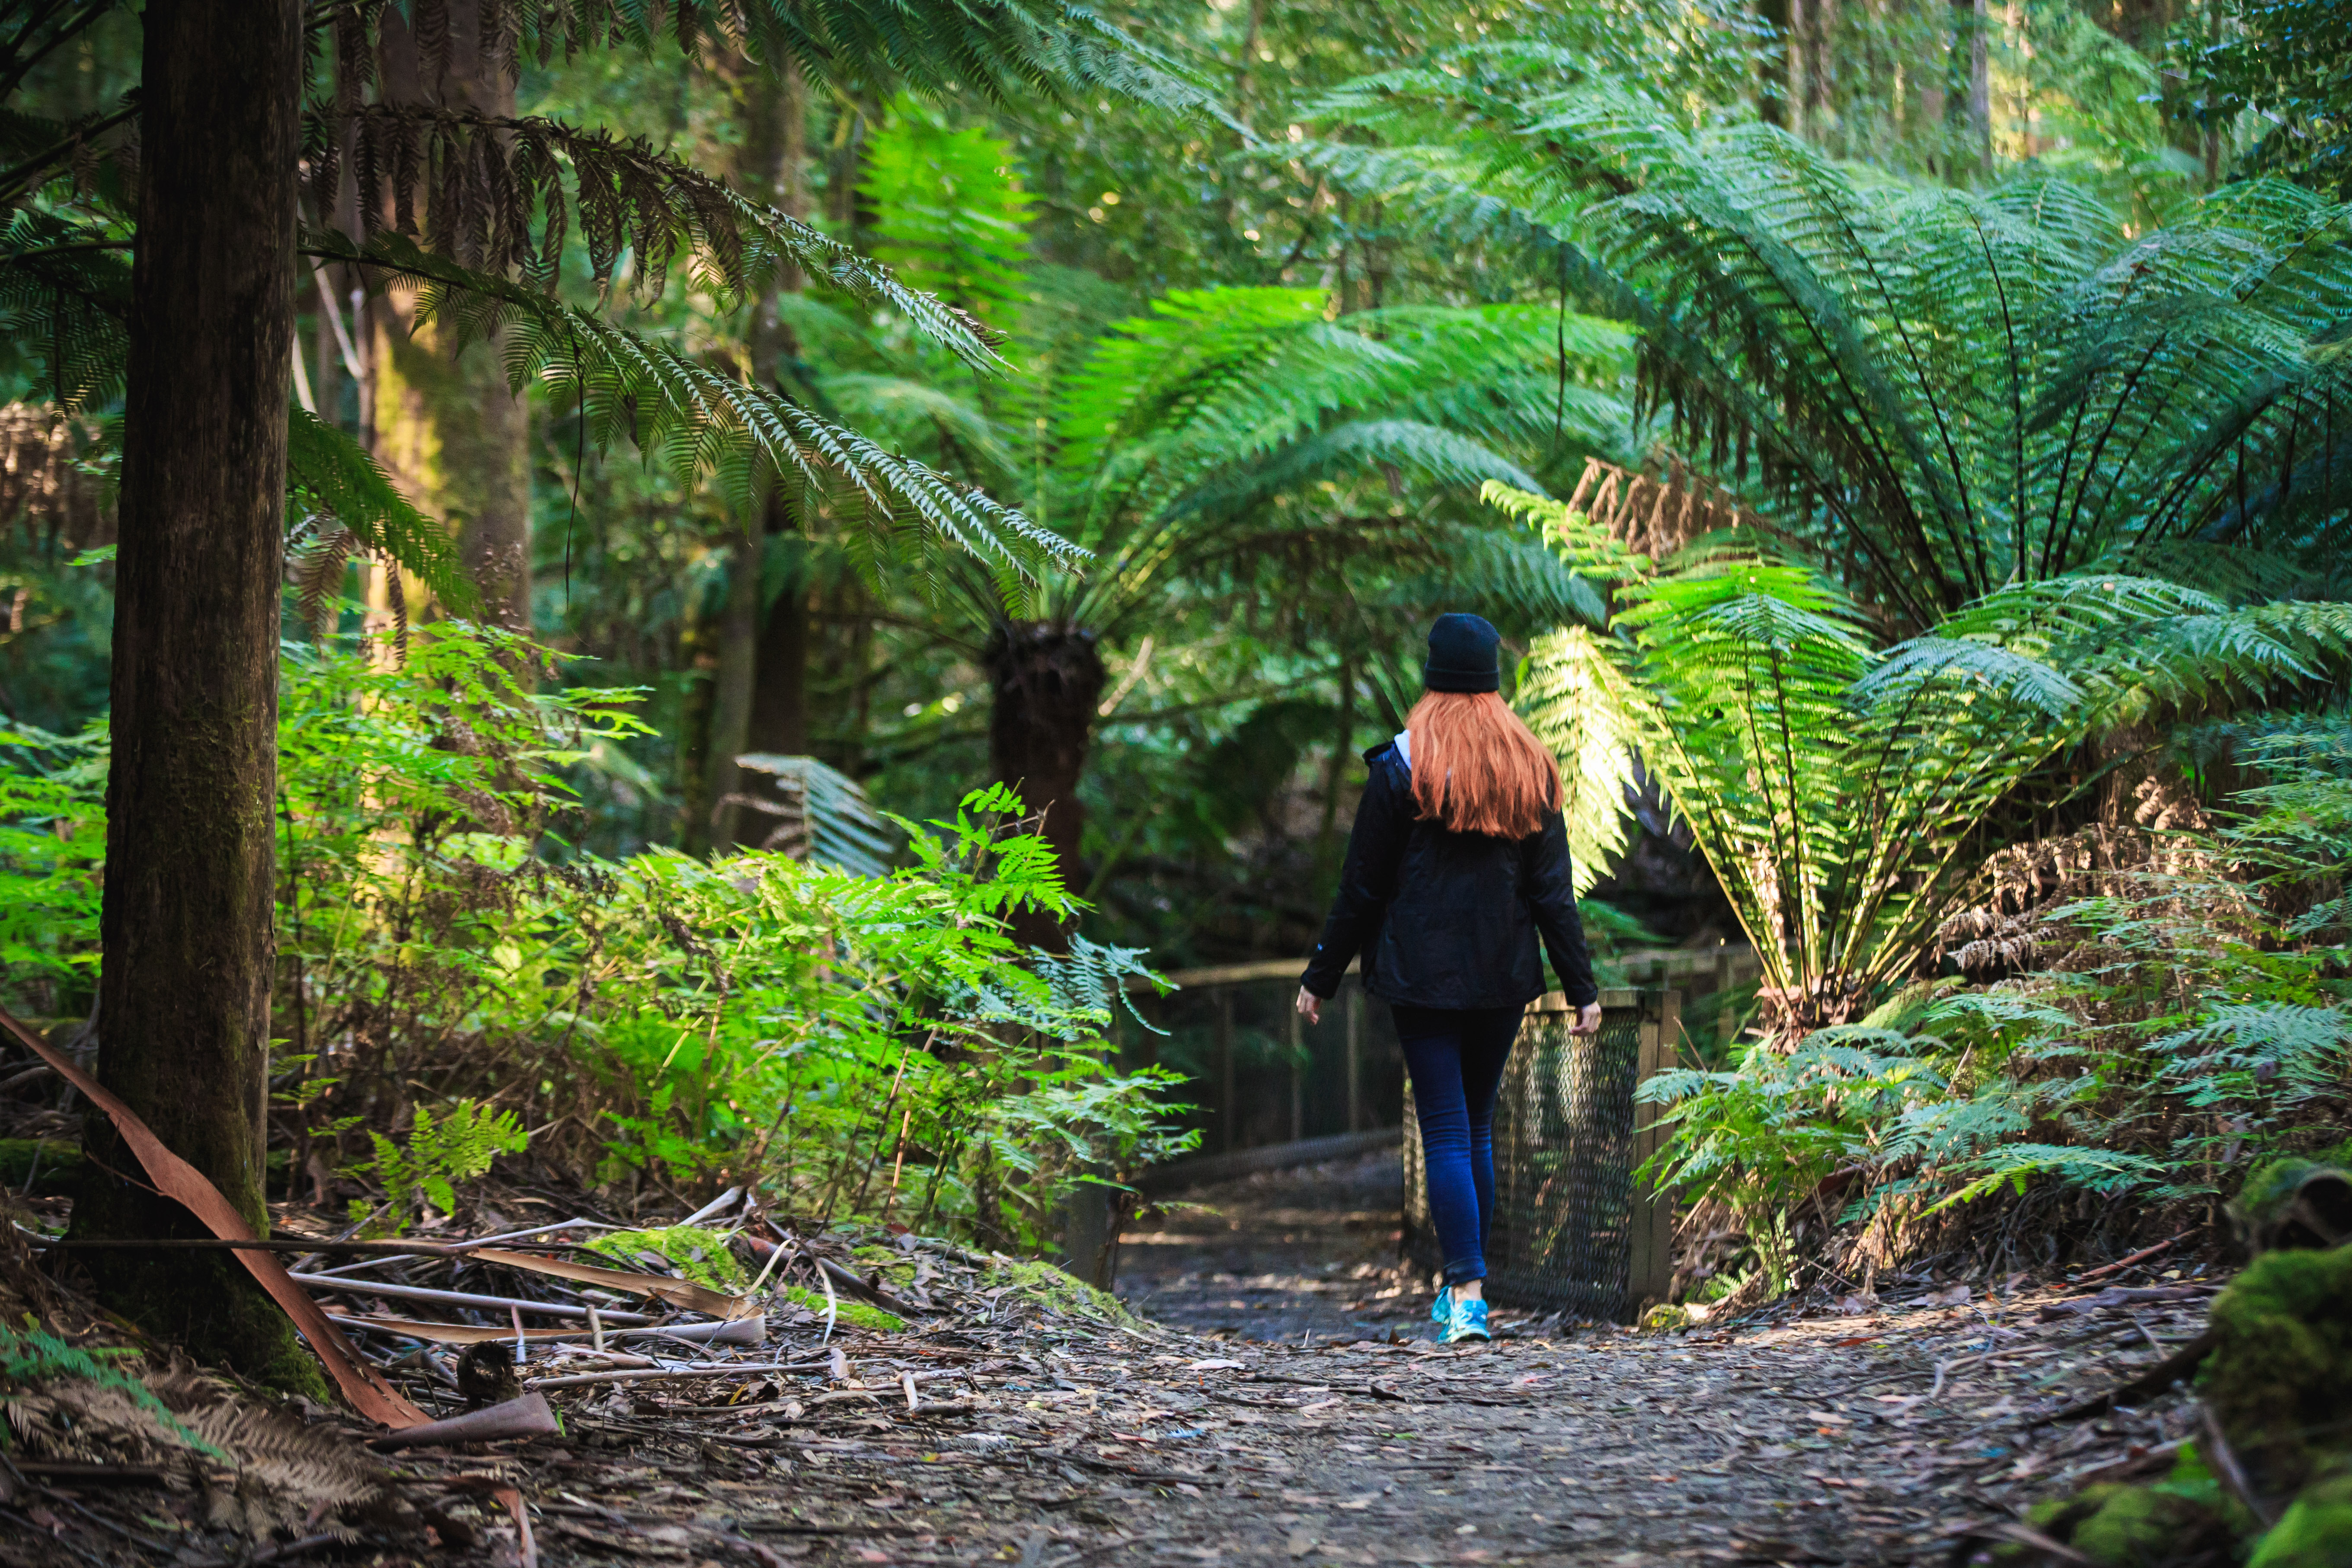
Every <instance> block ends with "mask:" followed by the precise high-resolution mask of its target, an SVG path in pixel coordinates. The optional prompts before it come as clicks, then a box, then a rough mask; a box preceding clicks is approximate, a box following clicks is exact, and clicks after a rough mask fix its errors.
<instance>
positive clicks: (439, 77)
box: [370, 0, 531, 631]
mask: <svg viewBox="0 0 2352 1568" xmlns="http://www.w3.org/2000/svg"><path fill="white" fill-rule="evenodd" d="M478 9H479V7H478V5H477V4H476V3H475V0H451V4H450V5H449V7H448V16H449V34H450V37H449V49H450V63H449V68H448V69H447V70H446V72H445V71H440V70H436V69H435V68H433V67H432V66H431V65H430V64H427V63H425V62H424V61H423V60H421V59H420V58H419V51H418V47H417V38H416V35H415V33H414V32H412V31H411V30H410V28H409V26H408V24H407V22H406V21H405V20H404V18H403V16H402V15H401V11H400V8H399V7H397V6H393V7H388V8H386V9H385V11H384V13H383V47H382V51H381V64H380V68H381V71H382V82H383V101H384V102H386V103H393V104H428V103H429V104H438V105H441V106H444V107H446V108H451V109H470V110H477V111H478V112H480V113H483V114H512V113H513V112H514V111H515V93H514V83H513V81H512V80H511V79H509V78H508V76H507V75H506V73H505V72H504V71H501V70H500V69H499V68H498V67H497V65H496V64H495V63H494V62H491V61H488V60H486V59H483V58H481V52H480V49H479V47H478V38H479V36H480V19H479V16H478ZM420 205H421V204H420ZM371 315H372V316H373V319H374V321H375V322H376V342H375V349H374V352H373V354H372V355H371V356H370V357H371V359H372V360H373V365H372V369H373V373H374V376H375V382H376V385H375V396H374V416H375V452H376V457H377V458H378V459H379V460H380V461H382V462H383V465H384V466H385V467H386V468H390V469H391V470H392V473H393V476H394V478H395V479H398V480H399V481H400V483H401V487H402V488H403V489H405V490H406V491H407V492H408V494H409V496H410V497H411V499H413V500H415V501H416V503H417V504H418V505H419V506H420V507H422V508H423V509H424V510H425V511H428V512H430V513H432V514H433V515H434V516H436V517H437V518H440V519H441V520H442V521H444V522H445V523H446V524H447V525H448V527H449V529H450V531H452V532H453V533H455V534H456V535H457V540H458V543H459V547H460V548H461V549H462V550H463V552H464V553H465V557H466V563H467V568H468V570H470V571H471V573H472V574H473V577H474V583H475V585H476V586H477V587H478V588H479V589H480V590H481V595H482V617H483V619H485V620H487V621H488V622H490V623H491V624H493V625H496V626H508V627H511V628H513V629H515V630H518V631H529V630H530V624H531V617H530V412H529V408H528V406H527V405H525V404H524V402H523V400H522V399H521V398H519V397H517V396H515V395H513V393H512V392H510V391H509V389H508V386H507V375H506V369H505V366H504V365H503V363H501V361H500V356H499V339H498V336H497V335H496V334H493V335H492V336H491V337H490V338H489V339H488V341H486V342H476V343H474V344H472V345H471V346H469V347H467V349H466V350H465V351H464V352H463V353H458V352H457V349H456V341H455V339H454V337H453V335H452V334H451V332H450V331H449V329H448V328H446V326H444V325H442V324H440V323H438V322H436V323H433V324H430V325H424V326H420V325H418V324H417V322H416V321H415V301H414V298H413V296H411V295H409V294H406V293H394V294H390V295H387V296H385V297H384V298H383V299H382V300H378V301H377V302H376V308H375V309H374V310H373V311H372V312H371Z"/></svg>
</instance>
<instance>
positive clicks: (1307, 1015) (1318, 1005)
mask: <svg viewBox="0 0 2352 1568" xmlns="http://www.w3.org/2000/svg"><path fill="white" fill-rule="evenodd" d="M1298 1016H1300V1017H1302V1018H1304V1019H1306V1020H1307V1022H1308V1023H1310V1024H1319V1023H1321V1022H1322V1021H1323V998H1322V997H1320V996H1318V995H1317V994H1315V993H1314V992H1312V991H1309V990H1308V989H1307V987H1306V986H1304V985H1302V986H1300V987H1299V988H1298Z"/></svg>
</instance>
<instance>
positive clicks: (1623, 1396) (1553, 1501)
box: [525, 1286, 2203, 1568]
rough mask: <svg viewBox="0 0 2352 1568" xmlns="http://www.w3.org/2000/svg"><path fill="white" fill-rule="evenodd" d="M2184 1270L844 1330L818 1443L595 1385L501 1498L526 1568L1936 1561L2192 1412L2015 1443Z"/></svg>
mask: <svg viewBox="0 0 2352 1568" xmlns="http://www.w3.org/2000/svg"><path fill="white" fill-rule="evenodd" d="M2176 1289H2178V1292H2179V1300H2177V1301H2172V1302H2163V1301H2158V1302H2149V1301H2147V1300H2131V1301H2128V1302H2126V1303H2122V1304H2121V1306H2120V1308H2118V1307H2115V1306H2109V1307H2093V1306H2089V1305H2088V1303H2089V1302H2090V1301H2091V1300H2095V1298H2092V1297H2089V1296H2087V1295H2085V1294H2083V1293H2080V1292H2078V1293H2076V1295H2075V1297H2074V1298H2073V1300H2074V1301H2075V1302H2076V1303H2077V1305H2079V1306H2080V1307H2081V1308H2082V1310H2074V1309H2073V1308H2067V1307H2059V1306H2056V1305H2054V1299H2053V1296H2052V1295H2050V1294H2048V1293H2034V1294H2032V1295H2022V1296H2019V1297H2016V1298H2012V1299H2011V1300H2008V1301H2006V1302H1975V1301H1971V1302H1966V1303H1961V1302H1958V1300H1955V1299H1954V1294H1955V1293H1946V1294H1945V1295H1944V1296H1942V1297H1939V1298H1934V1299H1930V1300H1925V1301H1922V1302H1920V1303H1918V1304H1916V1305H1914V1306H1913V1307H1912V1308H1910V1309H1909V1310H1888V1311H1885V1312H1883V1313H1875V1314H1872V1315H1867V1316H1850V1317H1830V1318H1822V1319H1818V1320H1813V1321H1801V1322H1795V1323H1790V1324H1786V1325H1783V1326H1779V1327H1772V1328H1767V1329H1764V1330H1761V1331H1748V1332H1739V1333H1736V1334H1731V1335H1717V1336H1715V1337H1712V1338H1701V1337H1698V1336H1676V1335H1671V1334H1668V1335H1634V1334H1631V1333H1620V1332H1609V1331H1603V1332H1599V1333H1593V1334H1588V1335H1583V1336H1579V1337H1577V1338H1573V1339H1569V1340H1556V1339H1525V1340H1505V1341H1503V1342H1498V1343H1496V1344H1495V1345H1492V1346H1490V1347H1486V1348H1481V1349H1471V1350H1464V1351H1447V1350H1442V1349H1439V1348H1437V1347H1435V1346H1433V1345H1430V1344H1428V1343H1426V1342H1418V1343H1402V1344H1395V1343H1386V1342H1380V1343H1375V1342H1356V1343H1348V1344H1335V1345H1305V1346H1301V1345H1297V1344H1286V1345H1273V1344H1262V1343H1249V1342H1230V1341H1226V1342H1219V1341H1214V1340H1208V1339H1203V1338H1199V1337H1195V1336H1192V1335H1189V1334H1184V1333H1181V1332H1178V1331H1171V1330H1167V1329H1155V1328H1150V1327H1134V1328H1126V1327H1114V1326H1110V1325H1107V1324H1103V1323H1098V1322H1089V1321H1083V1320H1082V1319H1080V1318H1079V1317H1077V1316H1076V1315H1075V1314H1074V1315H1070V1316H1062V1315H1058V1314H1053V1313H1048V1314H1046V1315H1045V1317H1044V1318H1042V1319H1040V1320H1037V1321H1033V1322H1032V1323H1031V1324H1030V1325H1029V1329H1030V1331H1029V1332H1028V1333H1026V1334H1025V1335H1024V1336H1022V1342H1021V1345H1020V1348H1019V1349H1018V1350H1017V1351H1014V1352H1013V1353H1007V1352H1006V1348H1005V1347H1004V1345H1003V1342H1002V1341H1001V1340H995V1342H993V1343H991V1342H990V1341H991V1340H993V1339H994V1336H992V1335H987V1334H967V1333H966V1332H962V1331H955V1330H945V1331H935V1332H933V1333H929V1334H905V1335H885V1336H876V1337H872V1338H866V1339H861V1340H858V1341H856V1342H852V1343H850V1344H849V1345H847V1346H846V1347H845V1354H844V1357H843V1360H842V1362H841V1363H835V1364H834V1365H833V1366H831V1367H829V1368H828V1369H827V1373H828V1374H829V1375H827V1376H826V1377H825V1378H824V1381H825V1382H826V1383H827V1384H830V1385H831V1387H832V1388H833V1390H834V1391H835V1392H834V1394H832V1396H831V1400H830V1403H831V1405H832V1408H830V1409H828V1410H826V1411H825V1412H824V1415H825V1416H826V1417H827V1419H825V1420H824V1423H823V1427H822V1430H821V1431H819V1430H811V1429H809V1427H808V1426H803V1425H801V1423H800V1422H798V1421H795V1422H793V1424H792V1425H790V1426H784V1427H782V1429H779V1427H778V1426H776V1425H774V1423H775V1422H776V1421H777V1420H778V1416H779V1415H780V1412H779V1411H778V1407H777V1405H775V1404H773V1403H769V1404H766V1405H765V1407H764V1408H761V1407H759V1406H760V1401H758V1400H757V1399H755V1400H753V1401H752V1402H751V1403H750V1405H737V1406H734V1407H731V1408H730V1407H724V1406H713V1407H710V1408H709V1409H707V1410H706V1411H705V1412H704V1415H705V1419H704V1420H702V1421H700V1422H698V1423H695V1424H694V1425H695V1426H698V1427H699V1428H700V1429H701V1432H702V1435H701V1436H700V1437H699V1438H698V1439H697V1438H696V1437H695V1436H692V1435H690V1434H688V1433H684V1432H681V1431H680V1429H679V1428H680V1426H682V1425H683V1424H682V1423H680V1422H679V1421H678V1419H677V1417H678V1415H679V1414H680V1413H679V1412H678V1411H677V1410H676V1408H675V1407H672V1408H671V1409H668V1410H666V1411H664V1412H663V1416H664V1419H662V1420H661V1422H660V1423H659V1427H660V1430H659V1432H658V1435H656V1433H655V1432H652V1431H646V1430H643V1429H642V1428H640V1429H638V1430H635V1431H632V1430H630V1428H631V1427H632V1426H633V1425H634V1424H633V1423H631V1422H630V1421H628V1420H627V1419H626V1418H625V1416H621V1415H619V1411H620V1409H621V1407H622V1406H621V1405H620V1402H618V1401H613V1402H606V1403H604V1404H603V1405H602V1407H601V1408H593V1407H592V1408H583V1409H576V1410H575V1413H574V1415H573V1416H572V1421H571V1432H572V1436H571V1437H570V1438H569V1439H564V1440H557V1441H556V1442H554V1443H551V1444H533V1445H531V1446H530V1448H531V1452H530V1457H529V1458H527V1459H526V1460H525V1466H526V1473H527V1474H528V1475H529V1477H530V1482H529V1484H528V1487H527V1489H528V1490H529V1491H530V1494H531V1496H532V1501H533V1510H532V1511H533V1513H534V1515H535V1516H536V1517H537V1518H538V1519H539V1520H540V1521H541V1525H540V1531H539V1546H540V1552H541V1560H542V1561H544V1562H548V1563H572V1562H578V1563H589V1562H620V1561H642V1560H646V1558H647V1557H649V1556H656V1555H661V1554H664V1553H667V1554H669V1555H672V1556H677V1557H681V1558H683V1557H687V1556H691V1557H692V1558H694V1559H696V1560H697V1561H703V1560H708V1559H709V1558H711V1557H713V1556H714V1555H725V1554H728V1553H730V1552H732V1553H735V1554H739V1555H747V1556H750V1557H751V1558H753V1559H755V1560H758V1561H761V1562H763V1563H765V1562H768V1561H771V1560H782V1559H796V1560H806V1561H811V1562H817V1563H910V1564H911V1563H1019V1564H1026V1565H1030V1568H1076V1565H1078V1564H1081V1563H1308V1564H1316V1563H1616V1564H1625V1565H1628V1568H1630V1565H1632V1564H1634V1563H1879V1562H1887V1563H1895V1562H1906V1561H1910V1560H1912V1559H1915V1558H1924V1559H1927V1560H1930V1561H1932V1560H1935V1559H1936V1557H1937V1556H1938V1555H1939V1554H1940V1553H1941V1552H1944V1551H1945V1550H1946V1548H1947V1546H1948V1542H1949V1541H1950V1539H1951V1537H1952V1535H1953V1533H1954V1532H1955V1531H1958V1529H1960V1528H1962V1527H1964V1526H1965V1525H1967V1524H1969V1523H1971V1522H1975V1521H1984V1520H1988V1519H1995V1518H2000V1517H2004V1516H2005V1515H2006V1514H2007V1513H2008V1511H2009V1507H2010V1506H2011V1504H2013V1503H2018V1502H2021V1501H2022V1500H2025V1499H2026V1498H2028V1497H2030V1496H2039V1495H2045V1494H2047V1493H2048V1492H2050V1491H2051V1490H2053V1489H2054V1488H2057V1487H2060V1486H2062V1485H2064V1484H2071V1482H2072V1481H2074V1480H2079V1479H2080V1478H2081V1477H2082V1476H2083V1475H2084V1474H2087V1473H2090V1472H2092V1471H2094V1470H2096V1469H2099V1468H2105V1467H2108V1466H2111V1465H2114V1464H2116V1462H2118V1461H2123V1462H2130V1461H2132V1460H2133V1459H2134V1458H2136V1457H2137V1456H2138V1455H2142V1454H2147V1453H2148V1452H2150V1451H2151V1450H2152V1449H2154V1448H2156V1447H2158V1446H2159V1445H2160V1444H2162V1443H2163V1442H2164V1441H2166V1440H2167V1436H2168V1433H2169V1434H2170V1436H2178V1435H2179V1432H2180V1431H2181V1430H2184V1429H2185V1428H2186V1424H2187V1420H2188V1415H2187V1413H2186V1412H2185V1411H2184V1410H2181V1409H2179V1408H2173V1409H2169V1410H2159V1409H2156V1408H2153V1407H2152V1408H2150V1409H2149V1410H2147V1411H2130V1412H2125V1413H2121V1414H2119V1415H2116V1416H2114V1417H2112V1418H2110V1419H2107V1420H2104V1421H2099V1422H2093V1423H2086V1424H2081V1425H2076V1426H2061V1427H2055V1428H2053V1427H2050V1426H2039V1427H2036V1428H2033V1429H2032V1430H2031V1431H2029V1429H2028V1428H2029V1423H2030V1422H2031V1421H2032V1419H2033V1418H2034V1417H2035V1416H2036V1415H2041V1414H2044V1413H2047V1412H2049V1411H2052V1410H2054V1409H2056V1408H2058V1407H2060V1406H2061V1405H2063V1404H2064V1403H2066V1402H2067V1401H2068V1400H2069V1399H2071V1398H2072V1397H2074V1396H2076V1395H2078V1394H2081V1393H2083V1392H2084V1391H2090V1390H2096V1389H2100V1388H2104V1387H2106V1386H2108V1385H2109V1384H2111V1383H2112V1382H2114V1381H2119V1380H2120V1378H2121V1377H2122V1376H2126V1375H2128V1373H2129V1372H2130V1370H2131V1369H2132V1368H2133V1367H2134V1366H2136V1365H2137V1364H2140V1363H2144V1362H2147V1361H2152V1360H2153V1359H2154V1355H2153V1352H2147V1353H2146V1354H2140V1355H2128V1354H2127V1355H2124V1356H2120V1357H2117V1356H2116V1355H2115V1354H2114V1352H2115V1349H2116V1342H2118V1341H2119V1340H2120V1341H2124V1342H2127V1343H2129V1344H2133V1345H2139V1346H2141V1347H2142V1348H2143V1349H2145V1346H2146V1345H2147V1343H2149V1342H2164V1341H2165V1337H2166V1335H2167V1334H2168V1333H2170V1334H2171V1335H2173V1336H2174V1337H2179V1336H2181V1335H2185V1334H2186V1333H2188V1332H2190V1331H2193V1327H2194V1323H2193V1321H2191V1314H2192V1313H2193V1314H2198V1315H2201V1309H2202V1296H2203V1290H2202V1289H2200V1288H2197V1287H2193V1286H2190V1287H2179V1288H2176ZM2111 1314H2116V1315H2111ZM907 1373H912V1374H913V1376H914V1377H915V1378H916V1379H917V1380H919V1381H917V1382H916V1383H915V1387H916V1388H917V1389H918V1390H919V1401H918V1403H917V1406H916V1408H915V1409H913V1410H912V1411H909V1410H908V1408H907V1407H906V1400H905V1397H904V1391H905V1388H906V1386H907V1382H906V1374H907ZM753 1392H755V1393H756V1392H757V1391H753ZM778 1392H779V1393H781V1392H782V1391H781V1390H780V1391H778ZM793 1392H794V1393H795V1394H798V1395H799V1397H800V1400H802V1401H806V1400H808V1399H809V1397H810V1395H809V1394H808V1392H806V1391H804V1390H794V1391H793ZM770 1397H771V1398H773V1397H774V1395H771V1396H770ZM816 1397H818V1398H824V1397H825V1396H824V1395H818V1396H816ZM2170 1397H2171V1398H2173V1399H2174V1400H2176V1401H2177V1400H2178V1399H2179V1397H2180V1396H2179V1394H2178V1393H2177V1392H2176V1394H2173V1395H2172V1396H2170ZM608 1412H609V1413H610V1414H607V1413H608ZM793 1414H794V1415H801V1414H803V1413H802V1412H794V1413H793ZM805 1414H806V1415H816V1414H817V1412H816V1411H814V1410H813V1409H811V1410H807V1411H806V1412H805ZM853 1415H854V1416H855V1419H854V1420H847V1419H844V1418H845V1417H851V1416H853ZM648 1439H650V1441H648ZM603 1445H612V1446H616V1447H617V1446H622V1445H625V1446H626V1447H628V1448H629V1449H630V1450H632V1451H631V1452H629V1453H628V1454H626V1455H625V1456H624V1455H622V1454H613V1453H604V1452H598V1451H597V1450H598V1448H599V1447H600V1446H603ZM562 1449H569V1450H570V1451H569V1452H564V1451H560V1450H562ZM665 1450H667V1451H665Z"/></svg>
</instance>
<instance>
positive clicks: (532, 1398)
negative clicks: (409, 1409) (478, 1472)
mask: <svg viewBox="0 0 2352 1568" xmlns="http://www.w3.org/2000/svg"><path fill="white" fill-rule="evenodd" d="M562 1430H563V1426H562V1423H561V1422H559V1421H557V1420H556V1418H555V1412H554V1411H553V1410H551V1409H550V1408H549V1407H548V1403H547V1396H546V1395H545V1394H524V1395H523V1396H522V1397H521V1398H520V1399H509V1400H507V1401H506V1402H504V1403H503V1404H499V1405H487V1406H485V1407H484V1408H482V1409H480V1410H469V1411H467V1413H466V1414H465V1415H452V1416H450V1417H448V1418H447V1419H446V1420H444V1421H427V1422H425V1424H424V1425H423V1426H407V1427H403V1428H402V1429H401V1430H400V1431H397V1432H386V1433H384V1434H383V1436H377V1437H371V1438H369V1439H368V1441H369V1443H370V1444H371V1445H372V1446H373V1447H378V1448H415V1447H422V1446H424V1445H425V1444H428V1443H495V1442H499V1441H500V1440H501V1439H504V1438H508V1437H551V1436H555V1435H556V1434H557V1433H559V1432H561V1431H562Z"/></svg>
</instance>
